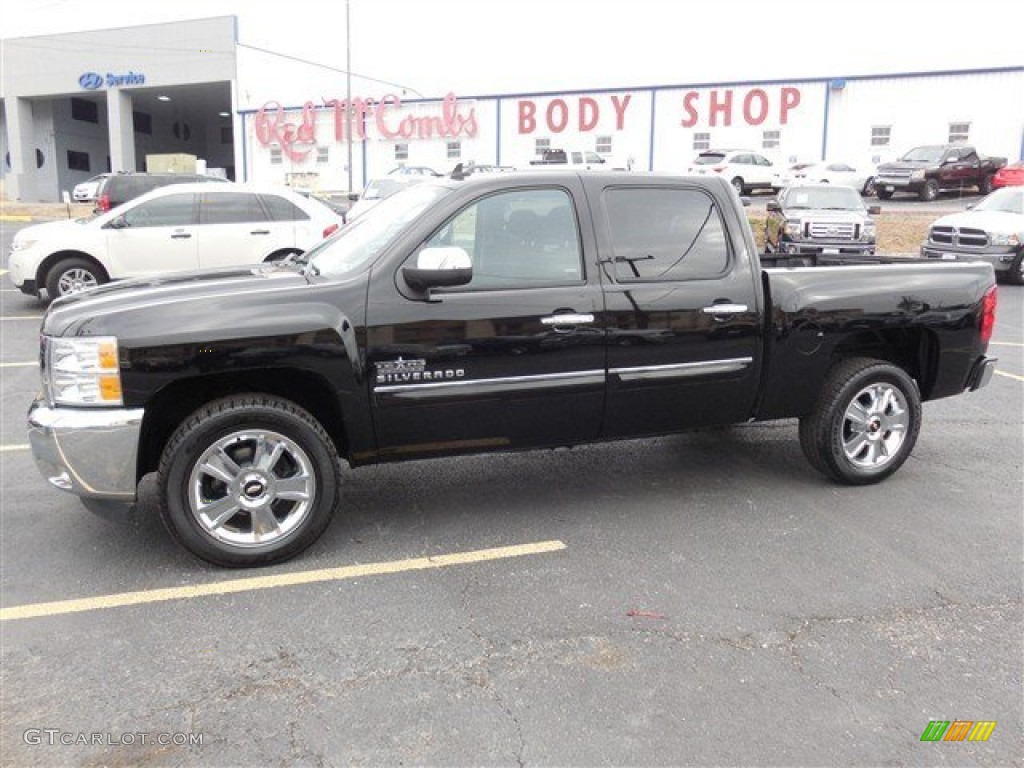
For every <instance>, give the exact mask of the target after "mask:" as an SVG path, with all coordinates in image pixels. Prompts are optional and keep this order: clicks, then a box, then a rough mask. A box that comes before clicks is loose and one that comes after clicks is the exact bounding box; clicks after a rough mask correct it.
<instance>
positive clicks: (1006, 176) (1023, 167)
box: [992, 163, 1024, 189]
mask: <svg viewBox="0 0 1024 768" xmlns="http://www.w3.org/2000/svg"><path fill="white" fill-rule="evenodd" d="M992 186H993V187H994V188H995V189H1000V188H1002V187H1020V186H1024V163H1013V164H1012V165H1007V166H1004V167H1002V168H1000V169H999V170H998V171H996V175H995V176H993V177H992Z"/></svg>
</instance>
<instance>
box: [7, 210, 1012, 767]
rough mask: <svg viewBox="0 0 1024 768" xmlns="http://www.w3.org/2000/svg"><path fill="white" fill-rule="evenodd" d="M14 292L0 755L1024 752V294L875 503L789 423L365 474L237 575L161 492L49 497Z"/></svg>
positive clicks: (927, 759)
mask: <svg viewBox="0 0 1024 768" xmlns="http://www.w3.org/2000/svg"><path fill="white" fill-rule="evenodd" d="M9 238H10V229H9V228H7V227H5V231H4V237H3V241H4V242H3V243H2V245H3V253H4V254H6V253H7V244H8V242H9ZM0 289H2V292H0V341H2V348H0V366H2V367H0V374H2V388H0V406H2V414H0V462H2V465H0V499H2V511H0V584H2V606H0V609H2V613H0V660H2V669H0V689H2V695H3V703H2V711H3V717H2V721H3V722H2V725H0V739H2V743H0V753H2V763H3V764H5V765H19V766H21V765H40V766H42V765H47V766H49V765H211V766H212V765H217V766H226V765H289V766H290V765H319V766H334V765H338V766H340V765H399V764H418V765H435V764H437V765H468V764H473V765H510V766H516V765H519V766H523V765H598V764H600V765H624V764H630V765H684V764H685V765H708V764H746V765H992V766H997V765H999V766H1002V765H1014V764H1016V765H1019V764H1020V763H1021V761H1022V760H1024V746H1022V740H1021V733H1022V728H1024V711H1022V709H1024V705H1022V697H1021V685H1022V679H1021V678H1022V658H1024V640H1022V632H1021V628H1022V619H1024V616H1022V610H1021V594H1022V578H1021V577H1022V567H1021V552H1022V551H1024V534H1022V530H1024V524H1022V516H1024V488H1022V485H1024V483H1022V459H1024V437H1022V422H1024V330H1022V329H1024V289H1022V288H1019V287H1014V286H1001V287H1000V300H999V309H998V316H997V317H998V319H997V325H996V330H995V335H994V341H993V345H992V347H991V353H992V354H994V355H996V356H998V357H999V358H1000V363H999V366H998V373H997V375H995V376H994V377H993V380H992V382H991V383H990V385H989V386H988V387H987V388H985V389H983V390H981V391H979V392H976V393H973V394H970V395H966V396H963V397H957V398H953V399H949V400H944V401H938V402H933V403H928V404H926V405H925V411H924V413H925V421H924V425H923V428H922V432H921V436H920V439H919V442H918V445H917V448H916V450H915V453H914V455H913V457H912V458H911V460H910V461H909V462H908V463H907V465H906V466H905V467H903V469H901V470H900V472H899V473H897V474H896V475H895V476H894V477H892V478H891V479H890V480H888V481H886V482H884V483H882V484H881V485H878V486H872V487H867V488H859V489H858V488H846V487H841V486H837V485H833V484H831V483H829V482H828V481H826V480H825V479H823V478H822V477H820V476H819V475H817V474H816V473H815V472H814V471H813V470H812V469H811V468H810V467H809V466H808V465H807V463H806V462H805V461H804V459H803V456H802V454H801V452H800V448H799V445H798V441H797V432H796V425H795V422H789V421H786V422H773V423H768V424H761V425H747V426H740V427H735V428H731V429H726V430H714V431H704V432H695V433H692V434H688V435H683V436H678V437H671V438H663V439H654V440H638V441H629V442H624V443H620V444H612V445H601V446H592V447H585V448H579V449H573V450H567V451H554V452H537V453H528V454H520V455H494V456H487V457H470V458H460V459H447V460H436V461H421V462H414V463H409V464H405V465H394V466H386V467H377V468H363V469H359V470H353V471H350V472H348V473H347V475H346V478H347V488H346V492H345V508H344V509H343V510H342V512H341V513H340V514H339V515H338V516H337V518H336V519H335V521H334V523H333V524H332V526H331V528H330V529H329V530H328V532H327V534H326V535H325V536H324V537H323V538H322V539H321V540H320V541H319V542H318V543H317V544H316V545H315V546H314V548H313V549H312V550H311V551H310V552H309V553H307V554H306V555H305V556H303V557H301V558H299V559H297V560H295V561H292V562H289V563H287V564H285V565H282V566H279V567H273V568H267V569H261V570H259V571H231V572H227V571H224V570H220V569H216V568H213V567H211V566H208V565H206V564H204V563H202V562H200V561H198V560H196V559H194V558H192V557H191V556H190V555H188V553H187V552H185V551H184V550H183V549H181V548H180V547H178V546H176V545H175V544H174V543H173V542H172V541H171V540H170V538H169V537H168V535H167V534H166V533H165V531H164V530H163V529H162V527H161V525H160V523H159V521H157V520H156V519H155V517H154V516H153V514H151V513H152V511H153V505H154V500H153V497H152V487H151V484H150V483H147V484H145V487H144V494H143V503H142V508H143V509H142V511H143V513H144V514H143V516H142V518H141V519H140V520H139V521H138V522H137V524H135V525H132V526H118V525H114V524H110V523H106V522H104V521H102V520H99V519H97V518H94V517H93V516H91V515H90V514H88V513H87V512H85V511H84V510H83V509H82V508H81V506H80V504H79V503H78V501H77V499H75V498H74V497H72V496H70V495H66V494H62V493H61V492H59V491H57V490H54V489H51V488H49V487H48V486H47V485H46V483H45V482H44V481H43V480H42V478H41V477H40V475H39V474H38V472H37V471H36V469H35V466H34V464H33V461H32V458H31V455H30V453H29V452H28V451H27V450H26V445H25V444H26V442H27V439H26V436H25V410H26V408H27V406H28V403H29V402H30V400H31V398H32V396H33V394H34V393H35V391H36V390H37V388H38V372H37V369H36V366H35V360H36V358H37V354H38V352H37V347H38V336H37V332H38V327H39V317H40V316H41V314H42V312H43V307H42V305H40V304H39V303H38V302H37V301H35V300H34V299H32V298H29V297H26V296H23V295H22V294H20V293H18V292H17V291H16V290H14V289H13V288H12V286H11V284H10V283H9V282H8V281H6V280H5V279H4V278H3V277H2V276H0ZM145 513H149V514H145ZM68 601H78V602H68ZM933 720H940V721H957V720H959V721H975V722H977V721H989V722H995V723H996V726H995V727H994V729H993V730H992V732H991V735H990V737H989V739H988V740H987V741H984V742H971V741H963V742H934V743H933V742H922V741H921V736H922V733H923V732H924V731H925V729H926V728H927V726H928V725H929V722H930V721H933ZM200 742H201V743H200Z"/></svg>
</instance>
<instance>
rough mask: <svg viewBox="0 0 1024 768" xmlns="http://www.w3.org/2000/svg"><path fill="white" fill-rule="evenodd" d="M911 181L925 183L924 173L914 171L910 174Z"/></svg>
mask: <svg viewBox="0 0 1024 768" xmlns="http://www.w3.org/2000/svg"><path fill="white" fill-rule="evenodd" d="M910 180H911V181H924V171H914V172H913V173H911V174H910Z"/></svg>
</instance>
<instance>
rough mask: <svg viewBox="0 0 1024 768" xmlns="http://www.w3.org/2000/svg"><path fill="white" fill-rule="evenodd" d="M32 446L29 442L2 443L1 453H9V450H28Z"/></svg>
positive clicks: (0, 446)
mask: <svg viewBox="0 0 1024 768" xmlns="http://www.w3.org/2000/svg"><path fill="white" fill-rule="evenodd" d="M30 447H31V446H30V445H29V444H28V443H24V444H19V445H0V453H7V452H8V451H27V450H28V449H29V448H30Z"/></svg>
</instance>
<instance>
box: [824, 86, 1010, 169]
mask: <svg viewBox="0 0 1024 768" xmlns="http://www.w3.org/2000/svg"><path fill="white" fill-rule="evenodd" d="M830 95H831V102H830V120H829V155H830V159H831V158H835V159H843V158H845V157H851V158H852V160H853V161H860V160H865V159H868V160H872V161H874V162H885V161H886V160H891V159H895V158H897V157H899V156H900V155H902V154H903V153H904V152H906V151H907V150H908V149H911V148H912V147H914V146H917V145H920V144H945V143H947V142H948V140H949V125H950V123H960V122H965V123H970V124H971V129H970V134H969V137H968V142H969V143H971V144H973V145H974V146H975V147H977V148H978V150H979V151H980V152H982V153H984V154H987V155H994V156H1002V157H1006V158H1008V159H1009V161H1010V162H1014V161H1015V160H1017V159H1019V158H1020V153H1021V140H1022V137H1024V71H1018V72H992V73H970V74H965V75H956V76H938V75H937V76H929V77H893V78H884V79H877V80H875V79H872V80H859V79H858V80H848V81H847V82H846V84H845V87H843V88H842V89H839V90H837V89H833V90H831V91H830ZM872 126H891V127H892V130H891V137H890V143H889V145H888V146H872V145H871V129H872Z"/></svg>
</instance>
